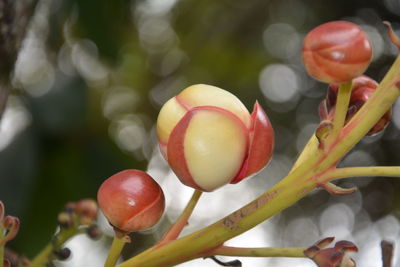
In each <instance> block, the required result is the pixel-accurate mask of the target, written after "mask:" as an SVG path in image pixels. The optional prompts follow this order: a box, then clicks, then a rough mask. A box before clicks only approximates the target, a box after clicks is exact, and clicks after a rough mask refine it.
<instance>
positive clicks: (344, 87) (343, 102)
mask: <svg viewBox="0 0 400 267" xmlns="http://www.w3.org/2000/svg"><path fill="white" fill-rule="evenodd" d="M351 84H352V83H351V81H349V82H344V83H341V84H340V86H339V90H338V96H337V99H336V105H335V115H334V117H333V130H332V140H335V139H336V138H337V137H338V136H339V133H340V131H341V130H342V128H343V125H344V122H345V120H346V115H347V109H348V107H349V102H350V95H351Z"/></svg>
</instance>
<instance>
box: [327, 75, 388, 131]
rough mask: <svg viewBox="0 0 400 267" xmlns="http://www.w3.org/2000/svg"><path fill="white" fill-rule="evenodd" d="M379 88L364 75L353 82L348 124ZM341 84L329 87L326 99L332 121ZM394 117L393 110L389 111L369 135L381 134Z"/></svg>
mask: <svg viewBox="0 0 400 267" xmlns="http://www.w3.org/2000/svg"><path fill="white" fill-rule="evenodd" d="M377 87H378V83H377V82H376V81H374V80H373V79H371V78H370V77H368V76H365V75H362V76H359V77H357V78H355V79H353V81H352V91H351V96H350V103H349V107H348V110H347V115H346V123H347V122H348V121H349V120H350V119H351V118H352V117H353V116H354V114H355V113H356V112H357V111H358V110H359V109H360V108H361V107H362V106H363V105H364V103H365V102H367V101H368V99H369V98H370V97H371V95H372V93H373V92H374V91H375V90H376V88H377ZM338 88H339V84H337V83H333V84H330V85H329V87H328V96H327V99H326V102H327V104H328V105H329V114H328V117H327V119H329V120H332V119H333V117H334V113H335V105H336V97H337V93H338ZM391 117H392V109H389V110H388V111H387V112H386V113H385V114H384V115H383V116H382V118H381V119H380V120H379V121H378V122H377V123H376V124H375V125H374V127H372V129H371V130H370V131H369V132H368V134H367V135H369V136H370V135H373V134H376V133H379V132H381V131H382V130H384V129H385V127H386V125H388V123H389V121H390V119H391Z"/></svg>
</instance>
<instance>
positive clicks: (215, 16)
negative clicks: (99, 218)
mask: <svg viewBox="0 0 400 267" xmlns="http://www.w3.org/2000/svg"><path fill="white" fill-rule="evenodd" d="M339 19H344V20H348V21H352V22H355V23H357V24H359V25H360V26H361V27H362V28H363V29H364V30H365V31H366V32H367V34H368V36H369V37H370V39H371V41H372V43H373V46H374V58H373V62H372V64H371V66H370V68H369V69H368V71H367V74H368V75H370V76H371V77H373V78H375V79H376V80H378V81H379V80H380V79H381V78H382V77H383V75H384V74H385V72H386V71H387V69H388V68H389V66H390V64H391V62H392V61H393V60H394V58H395V56H396V54H397V50H396V49H395V47H394V46H393V45H392V44H391V43H390V42H389V41H388V39H387V37H386V29H385V27H384V26H383V24H382V21H383V20H388V21H391V22H393V26H394V28H395V29H397V30H399V29H400V24H399V22H400V2H399V1H398V0H336V1H319V0H269V1H268V0H234V1H226V0H225V1H223V0H221V1H214V0H203V1H196V0H143V1H128V0H114V1H109V0H70V1H63V0H39V1H38V3H37V6H36V9H35V12H34V15H33V17H32V19H31V22H30V24H29V27H28V30H27V34H26V38H25V40H24V41H23V45H22V48H21V50H20V53H19V57H18V60H17V62H16V66H15V70H14V73H13V77H12V86H13V90H12V91H11V93H10V95H9V98H8V102H7V108H6V111H5V113H4V114H3V118H2V121H1V124H0V129H1V131H0V199H1V200H2V201H3V202H4V203H5V205H6V209H7V213H8V214H12V215H16V216H18V217H20V219H21V221H22V225H21V230H20V233H19V235H18V237H17V238H16V239H15V240H14V241H13V242H11V243H10V247H11V248H13V249H15V250H16V251H18V252H21V253H23V254H25V255H27V256H29V257H32V256H33V255H35V254H36V253H37V252H38V251H39V249H40V248H41V247H42V246H44V245H45V244H46V243H47V242H48V241H49V239H50V237H51V235H52V233H54V231H55V227H56V216H57V213H58V212H59V211H60V210H61V209H62V207H63V206H64V204H65V203H66V202H68V201H76V200H79V199H82V198H88V197H89V198H95V197H96V191H97V188H98V187H99V185H100V184H101V183H102V181H103V180H104V179H105V178H107V177H109V176H111V175H112V174H114V173H116V172H118V171H120V170H123V169H127V168H138V169H143V170H146V169H148V168H149V171H150V172H151V173H152V174H153V175H154V177H155V178H156V179H157V181H159V183H160V184H162V185H163V187H164V188H165V190H166V195H167V203H168V211H167V213H166V215H165V217H164V219H163V222H162V223H161V224H160V225H161V226H160V227H159V229H157V228H156V229H153V231H152V232H151V233H142V234H136V235H135V237H134V240H136V242H134V244H133V245H132V246H133V248H131V249H132V250H138V249H139V248H143V247H145V246H147V245H149V243H151V242H152V241H153V240H154V238H156V237H157V236H158V235H159V234H160V231H161V230H160V229H163V228H165V225H167V224H168V221H171V220H173V219H174V218H176V216H177V215H178V213H179V211H180V209H181V208H182V207H183V206H184V203H185V201H187V200H188V199H189V197H190V194H191V190H190V189H187V188H185V187H183V186H181V185H180V184H179V182H177V180H176V178H175V177H173V174H172V173H171V172H170V171H169V169H168V167H167V166H166V165H165V162H163V160H162V159H161V158H160V155H159V152H158V149H157V146H156V141H155V140H156V139H155V134H154V124H155V120H156V118H157V113H158V110H159V109H160V107H161V105H162V104H163V103H164V102H165V101H166V100H168V99H169V98H170V97H172V96H174V95H175V94H177V93H178V92H179V91H180V90H182V89H184V88H185V87H187V86H189V85H192V84H196V83H206V84H212V85H215V86H219V87H221V88H224V89H227V90H229V91H230V92H232V93H234V94H235V95H237V96H238V97H239V98H240V99H241V100H242V101H243V102H244V103H245V105H246V106H247V107H248V109H249V110H251V109H252V105H253V104H254V102H255V100H256V99H257V100H258V101H259V102H260V103H261V104H262V106H263V107H265V109H266V111H267V113H268V115H269V117H270V120H271V122H272V124H273V125H274V129H275V132H276V149H275V152H274V158H273V160H272V162H271V163H270V164H269V166H268V167H267V168H266V169H265V170H264V171H263V172H262V173H261V174H259V175H258V176H256V177H254V178H252V179H249V180H247V181H245V182H243V183H241V184H240V185H237V186H227V187H226V188H224V189H221V191H216V192H214V193H209V194H206V196H204V198H203V199H202V200H201V203H200V206H199V207H198V209H197V210H196V211H195V216H194V218H193V220H192V221H191V224H190V227H189V228H188V229H187V231H192V230H194V229H197V228H198V227H200V226H201V225H204V224H206V223H211V222H213V221H215V220H217V219H219V218H221V217H222V216H223V215H226V214H228V212H230V211H233V210H235V209H236V208H239V207H240V206H241V205H243V204H245V203H247V202H248V201H250V200H251V199H252V198H254V197H255V196H257V195H259V194H260V193H262V192H263V191H265V190H266V189H267V188H268V187H270V186H272V185H273V184H274V183H276V182H277V181H279V180H280V179H281V178H282V177H284V175H285V174H286V173H287V172H288V171H289V169H290V167H291V164H292V163H293V162H294V160H295V158H296V155H297V154H298V153H299V152H300V151H301V149H302V147H303V145H304V144H305V143H306V141H307V140H308V138H309V137H310V135H311V134H312V132H313V131H314V129H315V128H316V126H317V124H318V122H319V118H318V115H317V106H318V104H319V102H320V101H321V100H322V99H323V98H324V97H325V93H326V85H324V84H321V83H319V82H316V81H314V80H312V79H311V78H310V77H308V76H307V74H306V73H305V71H304V68H303V66H302V62H301V57H300V51H301V43H302V39H303V37H304V35H305V34H306V33H307V32H308V31H309V30H310V29H312V28H313V27H315V26H317V25H319V24H321V23H324V22H328V21H331V20H339ZM399 138H400V102H397V103H396V105H395V106H394V116H393V122H392V123H391V124H390V125H389V126H388V127H387V129H386V130H385V132H384V133H383V134H379V135H378V136H374V137H371V138H367V139H365V140H363V141H362V142H361V143H360V144H359V145H358V146H357V147H356V148H355V149H354V150H353V151H352V152H351V153H350V154H349V155H348V156H347V157H346V158H345V159H344V161H343V162H342V163H341V164H342V165H343V166H364V165H400V154H399V153H398V151H400V141H399V140H400V139H399ZM149 162H150V166H149V167H148V164H149ZM341 184H342V185H343V186H346V187H347V186H352V185H356V186H358V187H359V189H360V190H359V191H358V192H357V193H354V194H352V195H348V196H344V197H334V196H330V195H329V194H328V193H326V192H324V191H316V192H314V193H313V194H311V195H310V196H309V197H307V198H305V199H303V200H302V201H300V202H299V203H298V204H296V205H294V206H293V207H291V208H289V209H288V210H286V211H284V212H283V213H282V214H279V215H277V216H275V217H274V218H272V219H271V220H270V221H268V222H266V223H263V224H262V225H261V226H260V227H258V228H257V229H255V230H253V231H251V232H249V233H247V234H246V235H243V236H242V237H239V238H236V239H234V240H233V241H232V243H231V244H234V245H241V246H265V245H269V246H309V245H311V244H312V243H314V242H315V241H316V240H318V239H320V238H322V237H326V236H331V235H333V236H336V237H337V238H339V239H348V240H351V241H354V242H356V243H357V245H358V246H359V248H360V250H361V251H360V252H359V253H358V254H356V255H355V258H356V259H357V261H358V263H359V266H374V267H375V266H381V258H380V257H381V256H380V247H379V244H380V241H381V240H382V239H385V240H389V241H393V242H394V241H396V240H399V237H400V222H399V218H400V194H399V193H398V192H399V190H400V181H398V180H397V179H393V178H374V177H370V178H357V179H352V180H346V181H345V182H341ZM105 243H107V242H105ZM397 245H398V244H397ZM396 250H398V249H397V247H396ZM127 254H129V248H128V252H127ZM398 254H399V253H397V252H396V254H395V261H394V263H395V264H397V266H400V260H399V259H398V258H399V256H398ZM242 262H243V263H245V265H244V266H264V265H266V264H270V266H313V265H312V264H311V262H310V261H308V260H304V259H301V260H296V259H295V260H293V259H291V260H287V259H272V260H270V259H249V260H246V259H244V260H243V259H242ZM85 264H87V263H85ZM85 264H84V263H82V264H81V265H79V264H78V263H74V265H73V266H89V265H85ZM196 264H197V265H196ZM246 264H247V265H246ZM288 264H289V265H288ZM307 264H309V265H307ZM214 265H215V264H214V263H213V262H212V261H211V260H205V261H204V260H198V261H194V262H192V263H186V264H185V265H183V266H214ZM93 266H96V265H93ZM97 266H99V265H97ZM394 266H396V265H394Z"/></svg>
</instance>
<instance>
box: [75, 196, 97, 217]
mask: <svg viewBox="0 0 400 267" xmlns="http://www.w3.org/2000/svg"><path fill="white" fill-rule="evenodd" d="M97 209H98V208H97V203H96V201H94V200H93V199H83V200H80V201H78V202H77V203H76V207H75V212H76V214H78V215H79V216H82V217H87V219H89V220H92V221H94V220H96V218H97Z"/></svg>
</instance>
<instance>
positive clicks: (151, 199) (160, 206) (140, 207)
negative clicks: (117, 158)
mask: <svg viewBox="0 0 400 267" xmlns="http://www.w3.org/2000/svg"><path fill="white" fill-rule="evenodd" d="M97 200H98V203H99V206H100V208H101V210H102V211H103V213H104V215H105V217H106V218H107V219H108V221H109V222H110V224H112V225H113V226H114V227H116V228H118V229H120V230H122V231H125V232H133V231H139V230H145V229H147V228H150V227H152V226H153V225H155V224H156V223H157V222H158V221H159V219H160V218H161V215H162V214H163V212H164V207H165V199H164V193H163V191H162V189H161V187H160V186H159V185H158V184H157V182H156V181H154V180H153V178H152V177H151V176H150V175H148V174H147V173H145V172H143V171H139V170H125V171H122V172H119V173H117V174H114V175H113V176H111V177H110V178H108V179H107V180H105V181H104V182H103V184H102V185H101V186H100V188H99V190H98V192H97Z"/></svg>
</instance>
